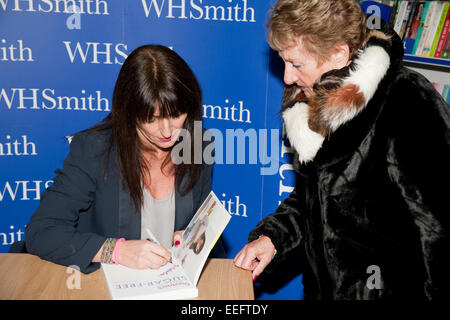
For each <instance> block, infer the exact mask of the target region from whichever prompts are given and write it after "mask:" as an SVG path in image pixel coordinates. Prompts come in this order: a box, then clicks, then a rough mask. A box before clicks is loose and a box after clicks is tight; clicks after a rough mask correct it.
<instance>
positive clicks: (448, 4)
mask: <svg viewBox="0 0 450 320" xmlns="http://www.w3.org/2000/svg"><path fill="white" fill-rule="evenodd" d="M449 8H450V2H446V3H444V7H443V10H442V14H441V17H440V19H439V23H438V27H437V28H436V33H435V36H434V40H433V44H432V46H431V50H430V55H429V56H430V57H434V56H435V54H436V49H437V46H438V43H439V39H440V38H441V34H442V32H443V30H444V24H445V20H446V18H447V14H448V10H449Z"/></svg>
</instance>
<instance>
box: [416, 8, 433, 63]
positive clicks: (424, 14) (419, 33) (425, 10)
mask: <svg viewBox="0 0 450 320" xmlns="http://www.w3.org/2000/svg"><path fill="white" fill-rule="evenodd" d="M429 7H430V2H429V1H426V2H425V5H424V7H423V11H422V14H421V17H420V24H419V27H418V29H417V36H416V39H415V40H414V47H413V50H412V52H411V53H412V54H414V55H415V54H417V52H418V47H419V43H420V41H421V37H422V32H423V26H424V24H425V20H426V18H427V14H428V8H429Z"/></svg>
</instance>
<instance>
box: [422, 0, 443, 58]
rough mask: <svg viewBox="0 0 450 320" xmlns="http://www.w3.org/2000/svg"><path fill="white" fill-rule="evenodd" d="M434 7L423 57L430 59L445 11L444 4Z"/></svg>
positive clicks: (435, 4) (438, 3)
mask: <svg viewBox="0 0 450 320" xmlns="http://www.w3.org/2000/svg"><path fill="white" fill-rule="evenodd" d="M433 4H434V6H433V7H432V9H433V11H432V12H431V13H430V24H429V29H428V32H427V36H426V39H425V40H424V45H423V50H422V56H423V57H429V56H430V51H431V47H432V46H433V41H434V36H435V34H436V30H437V28H438V25H439V21H440V20H441V15H442V11H443V10H444V3H443V2H440V1H439V2H434V3H433Z"/></svg>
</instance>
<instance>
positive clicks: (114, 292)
mask: <svg viewBox="0 0 450 320" xmlns="http://www.w3.org/2000/svg"><path fill="white" fill-rule="evenodd" d="M230 219H231V215H230V214H229V213H228V211H227V210H226V209H225V207H224V206H223V204H222V203H221V202H220V201H219V199H218V198H217V197H216V195H215V194H214V192H213V191H211V192H210V194H209V195H208V196H207V197H206V199H205V201H204V202H203V204H202V205H201V206H200V208H199V209H198V210H197V212H196V213H195V215H194V217H193V218H192V220H191V221H190V222H189V224H188V226H187V227H186V229H185V230H184V233H183V238H182V241H181V244H180V245H179V246H178V247H172V248H171V249H170V251H171V252H172V262H171V263H167V264H166V265H164V266H163V267H161V268H159V269H145V270H137V269H131V268H128V267H125V266H122V265H114V264H103V263H102V270H103V274H104V276H105V279H106V283H107V286H108V290H109V293H110V295H111V298H112V299H113V300H160V299H165V300H169V299H187V298H195V297H197V296H198V289H197V282H198V279H199V277H200V274H201V272H202V270H203V266H204V265H205V262H206V260H207V258H208V255H209V253H210V252H211V250H212V248H213V247H214V245H215V244H216V242H217V240H218V239H219V237H220V235H221V234H222V232H223V230H224V229H225V227H226V226H227V224H228V222H229V221H230ZM147 233H148V238H149V239H150V240H151V241H154V242H157V239H155V237H154V236H153V235H152V234H151V232H150V231H149V230H147Z"/></svg>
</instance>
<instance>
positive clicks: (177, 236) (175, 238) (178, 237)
mask: <svg viewBox="0 0 450 320" xmlns="http://www.w3.org/2000/svg"><path fill="white" fill-rule="evenodd" d="M183 233H184V230H179V231H175V233H174V234H173V245H174V246H175V247H178V246H179V245H180V244H181V240H182V238H183Z"/></svg>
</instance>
